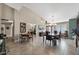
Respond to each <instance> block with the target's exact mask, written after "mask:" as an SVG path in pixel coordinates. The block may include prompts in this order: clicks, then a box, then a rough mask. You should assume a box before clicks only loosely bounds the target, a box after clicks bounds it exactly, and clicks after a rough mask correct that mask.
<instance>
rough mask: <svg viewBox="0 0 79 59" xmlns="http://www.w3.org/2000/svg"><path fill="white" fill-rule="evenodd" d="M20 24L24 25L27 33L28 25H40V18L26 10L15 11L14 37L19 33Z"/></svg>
mask: <svg viewBox="0 0 79 59" xmlns="http://www.w3.org/2000/svg"><path fill="white" fill-rule="evenodd" d="M20 22H24V23H26V29H27V31H28V30H29V29H30V28H31V26H30V25H29V24H28V23H31V24H37V25H41V24H44V23H42V22H41V17H40V16H38V15H37V14H35V13H34V12H32V11H31V10H30V9H28V8H25V7H23V8H21V10H20V11H17V10H15V35H16V34H19V33H20Z"/></svg>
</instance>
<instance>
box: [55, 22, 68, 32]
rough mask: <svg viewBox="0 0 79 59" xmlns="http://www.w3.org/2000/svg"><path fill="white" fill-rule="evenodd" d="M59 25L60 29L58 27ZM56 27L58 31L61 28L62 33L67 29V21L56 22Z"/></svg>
mask: <svg viewBox="0 0 79 59" xmlns="http://www.w3.org/2000/svg"><path fill="white" fill-rule="evenodd" d="M60 27H61V29H60ZM56 29H57V30H58V31H60V30H61V32H62V33H64V32H65V31H66V30H67V31H69V23H68V22H62V23H58V24H57V25H56Z"/></svg>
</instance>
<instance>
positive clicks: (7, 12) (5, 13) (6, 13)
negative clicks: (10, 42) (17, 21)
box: [0, 4, 14, 37]
mask: <svg viewBox="0 0 79 59" xmlns="http://www.w3.org/2000/svg"><path fill="white" fill-rule="evenodd" d="M0 5H1V7H0V9H1V10H2V11H1V12H2V13H1V12H0V13H1V15H0V16H1V17H0V18H1V19H8V20H9V21H13V19H14V9H13V8H11V7H9V6H7V5H5V4H0ZM0 22H1V21H0ZM3 25H4V24H3ZM5 30H6V28H5ZM4 32H6V31H4ZM6 34H7V36H10V37H12V27H11V28H10V30H7V32H6Z"/></svg>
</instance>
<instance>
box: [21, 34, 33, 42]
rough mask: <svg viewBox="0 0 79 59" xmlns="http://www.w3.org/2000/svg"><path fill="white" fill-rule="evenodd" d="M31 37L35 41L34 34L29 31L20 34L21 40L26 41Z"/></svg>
mask: <svg viewBox="0 0 79 59" xmlns="http://www.w3.org/2000/svg"><path fill="white" fill-rule="evenodd" d="M30 38H32V41H33V35H31V34H29V33H27V34H26V33H21V34H20V39H21V42H24V41H25V40H29V39H30Z"/></svg>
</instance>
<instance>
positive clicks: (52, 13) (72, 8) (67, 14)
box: [7, 3, 79, 22]
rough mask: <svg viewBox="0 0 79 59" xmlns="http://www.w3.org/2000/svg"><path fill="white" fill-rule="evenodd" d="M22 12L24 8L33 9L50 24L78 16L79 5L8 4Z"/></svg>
mask: <svg viewBox="0 0 79 59" xmlns="http://www.w3.org/2000/svg"><path fill="white" fill-rule="evenodd" d="M7 5H9V6H12V7H13V8H15V9H17V10H20V9H21V8H22V7H23V6H25V7H27V8H29V9H31V10H32V11H34V12H35V13H37V14H38V15H40V16H41V17H43V18H44V19H45V20H47V21H49V22H63V21H68V20H69V19H70V18H74V17H76V16H77V14H78V12H79V4H78V3H11V4H10V3H7Z"/></svg>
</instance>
